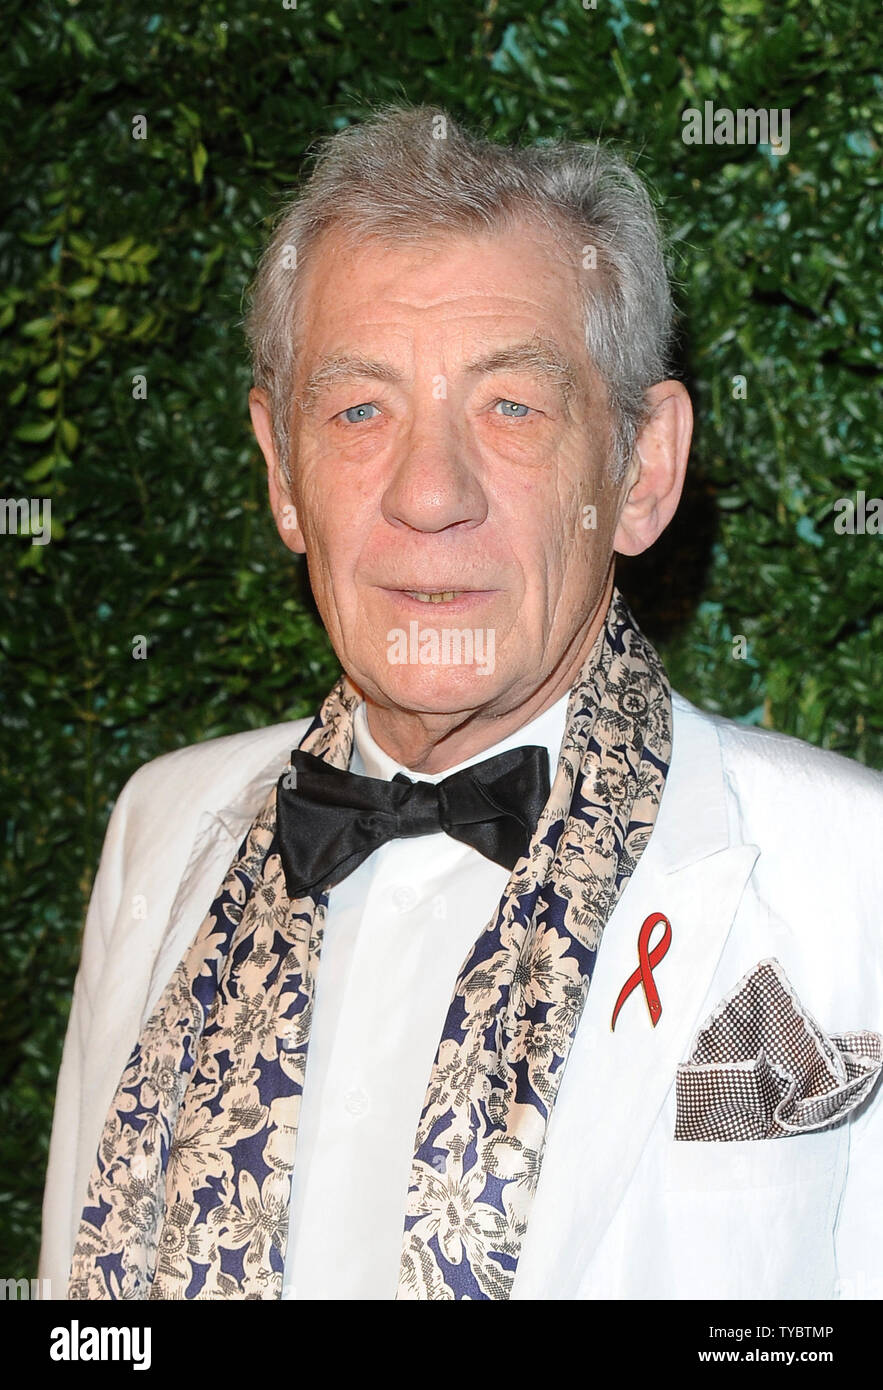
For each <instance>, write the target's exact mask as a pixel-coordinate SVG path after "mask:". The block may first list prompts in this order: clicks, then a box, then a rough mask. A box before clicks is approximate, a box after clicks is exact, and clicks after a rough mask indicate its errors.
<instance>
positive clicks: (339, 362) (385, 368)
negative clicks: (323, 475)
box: [298, 334, 578, 412]
mask: <svg viewBox="0 0 883 1390" xmlns="http://www.w3.org/2000/svg"><path fill="white" fill-rule="evenodd" d="M507 371H509V372H511V371H531V372H537V373H539V374H541V375H543V376H546V377H548V378H549V379H550V380H551V381H552V382H553V383H554V384H555V385H556V386H557V388H558V390H559V391H560V392H561V396H562V400H563V402H564V406H565V409H566V408H567V405H568V402H569V400H570V398H571V397H572V396H573V394H574V392H575V391H576V389H577V381H578V373H577V370H576V368H575V367H574V365H573V363H572V362H571V361H570V359H569V358H568V357H567V356H566V355H565V354H564V353H563V352H562V351H561V349H560V348H559V347H558V345H557V344H556V343H554V342H553V341H552V340H551V339H550V338H544V337H542V336H541V335H539V334H535V335H534V336H533V337H532V338H527V339H525V340H524V341H523V342H520V343H512V344H509V345H507V346H506V347H501V348H494V349H492V350H491V351H490V352H487V353H485V354H483V356H481V357H477V358H475V359H473V361H472V362H469V363H467V365H466V368H465V372H466V375H467V376H471V377H481V376H490V375H492V374H493V373H495V372H507ZM353 377H366V378H368V377H370V378H371V379H372V380H374V381H386V382H389V383H390V384H391V385H393V386H399V385H401V383H402V381H403V377H402V374H401V372H399V371H397V370H396V368H395V367H393V366H391V364H390V363H389V362H381V361H379V360H377V359H375V358H371V357H364V356H362V355H361V354H358V353H356V354H350V353H346V354H342V355H338V356H332V357H325V358H323V359H322V360H321V361H320V362H319V363H318V364H317V365H316V366H315V367H314V368H313V370H312V371H311V372H310V374H309V376H308V377H307V379H306V381H305V382H304V384H303V387H302V389H301V393H300V397H299V402H298V403H299V405H300V408H301V410H302V411H304V412H308V411H310V410H312V409H313V408H314V407H315V404H316V401H317V398H318V396H319V394H320V392H322V391H324V390H327V388H328V387H330V386H334V385H336V384H337V383H338V382H340V381H348V380H350V379H352V378H353Z"/></svg>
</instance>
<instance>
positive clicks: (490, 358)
mask: <svg viewBox="0 0 883 1390" xmlns="http://www.w3.org/2000/svg"><path fill="white" fill-rule="evenodd" d="M512 371H515V372H524V371H528V372H538V373H539V374H540V375H542V376H547V377H548V378H549V379H550V380H551V381H552V382H553V383H554V384H555V385H556V386H557V387H558V389H559V391H560V392H561V396H562V399H563V402H564V405H565V408H566V407H567V405H568V403H569V401H570V399H571V397H572V396H573V394H574V392H575V391H576V389H577V381H578V373H577V370H576V367H575V366H574V364H573V363H572V362H571V360H570V358H569V357H567V356H566V355H565V354H564V353H563V352H562V351H561V349H560V348H559V347H558V345H557V343H555V342H553V341H552V339H551V338H544V337H542V336H541V335H540V334H535V335H534V336H533V337H532V338H527V339H525V341H524V342H522V343H513V344H512V345H511V346H509V347H504V348H496V349H494V350H493V351H491V352H488V353H486V354H485V355H484V356H483V357H478V358H476V359H475V361H473V362H470V363H469V364H468V366H467V367H466V372H467V375H469V376H476V377H478V376H490V375H492V373H494V372H512Z"/></svg>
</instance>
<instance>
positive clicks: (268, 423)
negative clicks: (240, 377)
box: [248, 386, 307, 555]
mask: <svg viewBox="0 0 883 1390" xmlns="http://www.w3.org/2000/svg"><path fill="white" fill-rule="evenodd" d="M248 409H249V413H250V415H251V423H252V427H253V429H254V432H255V435H256V436H257V441H258V444H260V446H261V453H262V454H263V456H264V459H265V460H266V464H267V486H268V488H269V492H270V506H271V508H272V510H273V516H274V517H275V519H276V530H277V531H278V532H279V535H280V536H281V537H282V539H283V541H284V542H285V544H286V545H287V546H288V549H289V550H293V551H294V552H295V553H296V554H298V555H305V554H306V549H307V547H306V544H305V542H304V537H303V532H302V531H301V529H300V525H299V523H298V519H297V511H296V509H295V506H294V502H293V500H292V496H291V487H290V485H289V483H288V482H287V481H286V478H285V475H284V473H283V472H282V467H281V465H280V462H279V458H278V455H277V453H276V444H275V441H274V439H273V425H272V419H271V416H270V403H269V399H268V397H267V393H266V391H264V390H263V389H262V388H261V387H259V386H253V387H252V389H251V390H250V391H249V393H248Z"/></svg>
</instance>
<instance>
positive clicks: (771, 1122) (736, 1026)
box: [674, 960, 883, 1140]
mask: <svg viewBox="0 0 883 1390" xmlns="http://www.w3.org/2000/svg"><path fill="white" fill-rule="evenodd" d="M881 1066H883V1037H881V1036H880V1034H879V1033H870V1032H864V1031H862V1032H858V1031H857V1032H853V1033H832V1034H830V1036H829V1035H828V1034H827V1033H824V1032H823V1031H822V1029H821V1028H820V1027H819V1025H818V1024H817V1023H816V1021H815V1019H814V1018H812V1017H811V1015H810V1014H808V1013H807V1011H806V1009H804V1007H803V1005H802V1004H801V1002H800V1000H799V999H798V998H797V995H796V994H795V993H794V990H793V989H792V987H791V984H790V982H789V981H788V978H787V976H786V975H785V972H784V970H783V969H782V967H781V965H780V964H779V962H778V961H777V960H762V961H761V962H760V964H759V965H756V966H755V967H754V969H753V970H750V971H749V972H748V974H747V975H746V976H745V977H744V979H742V980H740V981H739V983H738V985H737V986H736V988H735V989H734V990H733V991H732V993H730V994H728V995H727V996H726V998H724V999H722V1000H721V1002H720V1004H718V1006H717V1008H716V1009H715V1010H714V1012H713V1013H712V1014H711V1015H710V1017H709V1018H708V1019H706V1021H705V1023H704V1024H703V1025H702V1027H701V1028H700V1030H699V1032H698V1033H697V1035H696V1040H695V1042H694V1044H693V1049H692V1051H691V1053H690V1059H689V1061H688V1062H685V1063H682V1064H681V1065H680V1066H679V1067H678V1072H677V1086H676V1092H677V1119H676V1121H675V1136H674V1137H675V1139H727V1140H736V1139H776V1138H779V1137H781V1136H786V1135H791V1134H806V1133H808V1132H809V1131H810V1130H814V1129H827V1128H828V1126H829V1125H833V1124H835V1123H836V1122H837V1121H838V1120H842V1119H843V1117H844V1116H845V1115H848V1114H849V1112H850V1111H851V1110H854V1109H855V1107H856V1106H857V1105H860V1104H861V1102H862V1101H863V1100H864V1099H865V1098H866V1097H867V1096H868V1095H870V1093H871V1091H872V1090H873V1088H874V1084H875V1082H876V1080H877V1077H878V1076H879V1074H880V1070H881Z"/></svg>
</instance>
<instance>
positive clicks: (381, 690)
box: [276, 225, 621, 714]
mask: <svg viewBox="0 0 883 1390" xmlns="http://www.w3.org/2000/svg"><path fill="white" fill-rule="evenodd" d="M594 273H595V272H590V271H585V270H583V269H582V267H581V266H580V264H579V260H578V257H577V256H576V254H574V256H573V258H568V257H567V256H566V255H565V254H564V253H563V252H562V250H561V249H560V247H559V246H558V245H557V244H556V243H555V241H554V240H553V239H552V238H551V237H550V236H549V235H548V234H547V233H545V232H543V231H539V230H535V229H531V228H530V227H528V226H526V225H525V226H524V227H523V228H521V229H519V230H517V231H515V230H513V231H510V232H507V233H504V234H494V235H493V236H490V235H488V236H483V237H476V236H469V237H465V236H459V235H458V236H453V235H451V236H449V237H445V238H443V239H440V240H435V241H432V242H422V243H420V244H419V245H418V246H410V247H408V246H403V245H397V244H395V243H394V242H393V243H392V244H390V245H389V246H384V245H381V244H380V243H379V242H370V241H369V242H365V243H363V244H362V245H361V247H359V248H358V249H357V250H350V249H346V248H345V247H344V246H343V245H342V244H341V243H340V242H339V241H338V240H336V239H335V238H334V236H333V234H331V235H329V236H328V237H326V239H325V240H324V241H323V243H322V244H321V246H320V247H319V248H317V249H316V250H315V251H314V253H313V256H312V259H311V262H310V266H309V268H308V271H307V276H308V279H307V281H306V284H305V287H304V290H305V292H304V297H303V316H302V323H301V335H300V344H301V348H300V353H299V359H298V369H297V377H296V381H295V383H294V398H295V402H297V403H296V404H294V405H293V408H292V417H291V439H292V458H291V473H292V487H291V500H292V501H293V503H294V505H295V508H296V513H297V527H296V529H295V530H292V529H291V516H290V509H289V512H288V513H287V514H286V515H285V516H283V515H281V509H282V504H283V503H285V502H287V501H288V499H287V498H285V497H283V498H281V500H279V501H278V503H277V506H276V512H277V522H279V524H280V530H281V533H282V535H283V537H284V538H285V539H286V541H287V543H288V544H289V545H291V546H292V548H293V549H297V550H302V549H305V550H306V555H307V563H308V567H309V572H310V579H311V583H312V587H313V591H314V594H315V598H316V603H317V605H318V608H319V612H320V613H321V616H322V619H323V621H324V623H325V626H326V628H327V630H328V633H329V635H330V638H331V641H332V643H333V645H334V648H335V651H336V652H337V655H338V657H339V659H340V662H341V664H342V666H343V668H344V670H345V671H346V672H347V673H348V674H349V675H350V677H351V678H352V679H353V680H354V681H355V683H356V685H357V686H359V687H360V688H361V689H362V690H363V691H364V692H365V694H366V695H368V696H369V698H371V699H372V700H374V701H375V702H376V703H378V704H380V705H382V706H384V707H387V708H400V709H407V710H414V711H422V712H425V713H427V714H451V713H454V712H459V711H467V712H468V711H473V710H476V709H479V708H481V709H482V710H483V711H484V712H485V713H489V714H504V713H507V712H509V711H510V710H513V709H516V708H523V707H524V706H525V704H526V703H527V702H528V700H530V699H531V697H532V696H534V695H535V694H536V692H537V691H539V690H541V689H542V688H544V687H547V688H549V689H551V688H552V687H554V686H555V685H556V684H558V683H559V678H560V677H562V676H564V675H567V676H568V679H567V681H566V684H565V685H564V686H563V687H562V688H567V687H568V686H569V685H570V684H571V683H572V679H573V678H574V675H575V671H576V670H578V669H579V666H580V665H581V664H582V662H583V661H584V659H585V656H586V655H587V653H588V648H589V647H590V646H591V640H593V638H594V632H595V631H596V630H597V626H598V620H599V615H600V614H603V611H604V609H606V604H607V598H608V594H609V585H610V579H611V557H612V550H613V537H614V533H615V528H616V517H617V509H618V504H619V500H620V494H621V488H619V487H616V486H614V485H613V484H612V483H611V482H610V448H611V419H610V414H609V411H608V408H607V405H606V397H605V391H604V388H603V386H602V384H601V381H600V379H599V377H598V376H597V374H596V372H595V371H594V369H593V367H592V366H591V364H590V363H589V361H588V359H587V354H586V350H585V345H584V337H583V324H582V319H581V312H580V302H581V301H580V295H579V288H580V285H579V277H580V276H585V275H587V274H594ZM301 406H303V408H301ZM592 509H594V512H593V510H592ZM427 595H432V596H433V598H432V600H431V601H427V599H426V596H427ZM439 595H441V596H442V597H441V598H439V597H438V596H439ZM452 595H453V597H452ZM421 596H422V597H421ZM414 623H416V624H417V628H416V633H417V634H418V642H419V646H418V647H415V646H414V641H413V633H414V632H415V629H413V628H412V626H411V625H412V624H414ZM427 629H433V630H434V631H435V633H436V634H437V641H438V652H439V659H437V660H433V659H432V652H433V647H432V642H431V640H430V639H425V638H424V635H425V632H426V630H427ZM446 629H447V630H449V632H448V636H449V638H450V636H451V630H454V629H457V630H460V632H461V633H462V630H463V629H469V630H470V631H471V633H472V634H473V644H474V645H473V650H474V652H475V653H476V655H475V656H474V659H473V660H472V662H471V663H470V662H468V661H466V660H464V659H461V660H460V662H459V664H458V663H457V662H456V660H454V659H449V660H448V661H447V662H445V661H444V659H443V653H444V645H443V644H444V637H445V630H446ZM590 629H591V631H590ZM396 634H402V635H407V639H408V640H407V643H406V645H405V646H403V644H402V636H397V635H396ZM590 639H591V640H590ZM459 650H460V652H461V658H462V657H464V656H465V653H466V651H467V647H466V646H465V645H464V644H463V642H462V639H461V643H460V647H459ZM448 651H449V656H450V657H453V656H454V653H455V652H456V651H457V643H456V640H455V641H452V642H451V643H450V646H449V648H448ZM419 653H422V654H423V656H422V659H421V658H420V656H419ZM479 653H481V654H483V658H484V660H483V667H484V669H483V668H482V664H480V662H479V658H478V654H479ZM403 654H404V658H405V659H404V660H402V656H403ZM415 655H418V659H417V660H416V661H414V660H413V658H414V656H415ZM427 657H428V658H429V659H427ZM489 658H490V659H489ZM571 672H572V673H571ZM569 673H571V674H569Z"/></svg>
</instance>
